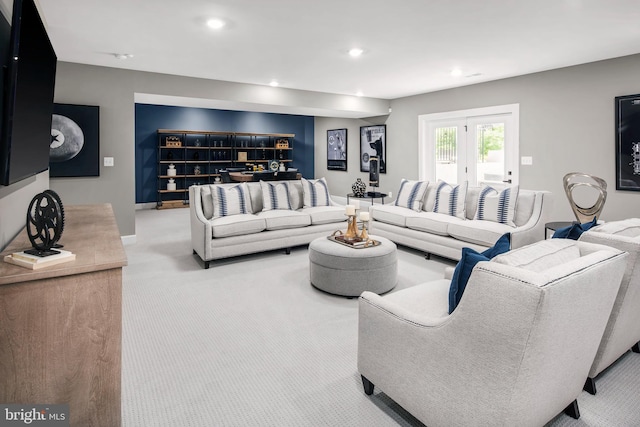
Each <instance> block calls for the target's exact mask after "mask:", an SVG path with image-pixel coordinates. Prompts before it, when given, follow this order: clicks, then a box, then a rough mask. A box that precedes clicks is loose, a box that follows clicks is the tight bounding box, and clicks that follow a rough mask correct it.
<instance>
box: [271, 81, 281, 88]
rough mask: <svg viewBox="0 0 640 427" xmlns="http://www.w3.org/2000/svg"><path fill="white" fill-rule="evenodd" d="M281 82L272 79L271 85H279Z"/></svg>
mask: <svg viewBox="0 0 640 427" xmlns="http://www.w3.org/2000/svg"><path fill="white" fill-rule="evenodd" d="M279 84H280V83H278V82H277V81H275V80H271V83H269V86H271V87H278V85H279Z"/></svg>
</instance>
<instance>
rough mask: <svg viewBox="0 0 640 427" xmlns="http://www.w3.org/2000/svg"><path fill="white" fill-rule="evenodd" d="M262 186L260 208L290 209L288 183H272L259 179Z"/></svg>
mask: <svg viewBox="0 0 640 427" xmlns="http://www.w3.org/2000/svg"><path fill="white" fill-rule="evenodd" d="M260 187H261V188H262V210H263V211H272V210H276V209H286V210H292V208H291V199H290V198H289V183H288V182H286V181H285V182H280V183H278V184H272V183H270V182H266V181H260Z"/></svg>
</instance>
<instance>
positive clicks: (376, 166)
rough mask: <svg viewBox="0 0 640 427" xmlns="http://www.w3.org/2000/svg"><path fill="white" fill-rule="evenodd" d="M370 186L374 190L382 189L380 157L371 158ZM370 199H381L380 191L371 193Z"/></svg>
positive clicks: (369, 194)
mask: <svg viewBox="0 0 640 427" xmlns="http://www.w3.org/2000/svg"><path fill="white" fill-rule="evenodd" d="M369 185H370V186H371V187H373V190H375V189H376V188H378V187H380V159H379V158H378V157H370V158H369ZM367 195H368V196H369V197H380V192H379V191H369V192H368V194H367Z"/></svg>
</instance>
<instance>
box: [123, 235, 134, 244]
mask: <svg viewBox="0 0 640 427" xmlns="http://www.w3.org/2000/svg"><path fill="white" fill-rule="evenodd" d="M120 239H122V244H123V245H125V246H126V245H133V244H135V243H136V235H135V234H131V235H129V236H120Z"/></svg>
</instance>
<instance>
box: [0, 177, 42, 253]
mask: <svg viewBox="0 0 640 427" xmlns="http://www.w3.org/2000/svg"><path fill="white" fill-rule="evenodd" d="M47 188H49V171H48V170H47V171H45V172H42V173H39V174H38V175H36V176H32V177H30V178H27V179H23V180H22V181H19V182H16V183H15V184H13V185H10V186H8V187H4V186H2V185H0V250H3V249H4V248H5V246H6V245H7V244H9V242H11V241H12V240H13V239H14V238H15V237H16V235H17V234H18V233H19V232H20V230H22V228H23V227H24V226H25V224H26V221H27V209H28V208H29V203H31V199H33V196H35V195H36V194H38V193H42V192H43V191H44V190H46V189H47Z"/></svg>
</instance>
